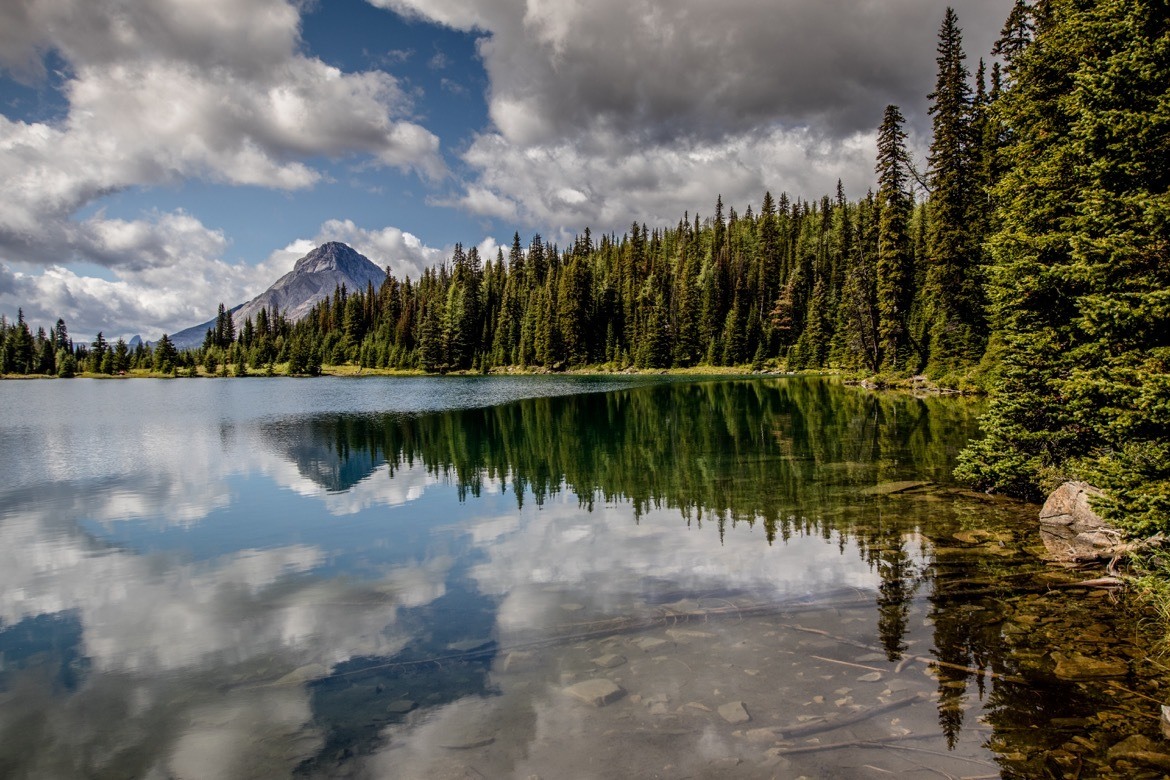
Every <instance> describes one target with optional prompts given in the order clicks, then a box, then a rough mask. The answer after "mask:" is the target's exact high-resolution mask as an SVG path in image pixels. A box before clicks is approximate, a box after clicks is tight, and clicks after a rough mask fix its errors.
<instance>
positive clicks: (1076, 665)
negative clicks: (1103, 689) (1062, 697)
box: [1052, 653, 1129, 680]
mask: <svg viewBox="0 0 1170 780" xmlns="http://www.w3.org/2000/svg"><path fill="white" fill-rule="evenodd" d="M1052 660H1053V661H1055V662H1056V667H1055V668H1054V669H1053V670H1052V673H1053V674H1055V675H1056V676H1057V677H1059V678H1060V679H1062V680H1094V679H1100V678H1105V677H1124V676H1125V675H1126V674H1127V673H1128V672H1129V665H1128V664H1126V663H1125V661H1122V660H1120V659H1116V658H1090V657H1089V656H1087V655H1081V654H1080V653H1067V654H1066V653H1053V654H1052Z"/></svg>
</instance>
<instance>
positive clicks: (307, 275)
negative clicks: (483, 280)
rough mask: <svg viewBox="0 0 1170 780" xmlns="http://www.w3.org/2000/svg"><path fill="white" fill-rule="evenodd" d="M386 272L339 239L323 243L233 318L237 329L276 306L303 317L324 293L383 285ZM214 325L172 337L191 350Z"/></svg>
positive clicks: (235, 311)
mask: <svg viewBox="0 0 1170 780" xmlns="http://www.w3.org/2000/svg"><path fill="white" fill-rule="evenodd" d="M385 279H386V272H385V271H384V270H383V269H381V268H379V267H378V266H377V265H375V264H374V263H373V262H372V261H371V260H370V259H369V258H368V257H366V256H365V255H363V254H361V253H360V252H358V251H356V250H355V249H354V248H353V247H351V246H349V245H347V244H343V243H341V242H340V241H330V242H328V243H325V244H322V245H321V246H319V247H317V248H316V249H314V250H313V251H312V252H309V254H307V255H305V256H304V257H302V258H301V259H300V260H297V262H296V264H295V265H294V266H293V269H292V270H291V271H289V272H288V273H287V274H285V275H284V276H282V277H280V278H279V279H277V280H276V281H275V282H274V283H273V284H272V286H271V287H269V288H268V289H267V290H265V291H264V292H262V293H260V294H259V295H257V296H256V297H255V298H253V299H252V300H250V301H248V302H247V303H241V304H238V305H237V306H234V307H233V308H232V309H231V313H232V321H233V322H234V323H235V325H236V328H237V330H238V329H239V328H240V327H242V326H243V324H244V320H246V319H247V318H248V317H251V318H252V319H253V320H255V319H256V314H257V313H259V311H260V310H261V309H265V308H266V309H269V310H272V309H277V310H279V311H281V312H283V313H284V316H285V317H287V318H288V319H289V320H291V321H293V322H295V321H297V320H299V319H301V318H303V317H304V316H305V315H306V314H308V313H309V311H310V310H311V309H312V308H313V306H315V305H316V304H317V303H318V302H319V301H321V300H323V299H324V298H325V296H327V295H332V294H333V291H334V290H335V289H336V288H337V286H338V285H345V287H346V289H348V290H351V291H352V290H365V289H366V285H367V284H370V283H372V284H373V285H374V287H375V288H378V287H381V286H382V282H383V281H384V280H385ZM213 327H215V319H214V318H213V319H211V320H208V321H207V322H204V323H201V324H199V325H193V326H192V327H190V328H187V329H185V330H181V331H179V332H178V333H175V334H174V335H172V336H171V341H173V342H174V343H175V346H176V347H177V348H179V349H189V348H191V347H198V346H200V345H202V344H203V338H204V336H206V335H207V329H208V328H213Z"/></svg>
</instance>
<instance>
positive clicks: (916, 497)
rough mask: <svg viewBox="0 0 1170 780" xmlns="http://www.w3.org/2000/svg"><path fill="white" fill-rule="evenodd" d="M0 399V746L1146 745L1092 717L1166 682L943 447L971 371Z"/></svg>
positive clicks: (759, 755) (713, 752) (1123, 770)
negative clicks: (964, 481)
mask: <svg viewBox="0 0 1170 780" xmlns="http://www.w3.org/2000/svg"><path fill="white" fill-rule="evenodd" d="M0 409H2V410H3V418H2V420H0V452H3V453H4V457H3V460H2V461H0V776H3V777H6V778H7V777H80V776H86V777H152V778H153V777H158V778H164V777H178V778H204V777H208V778H217V777H223V778H234V777H261V776H263V777H279V776H303V777H363V778H364V777H424V776H426V777H458V778H464V777H480V776H482V777H521V778H527V777H531V776H537V777H543V778H554V777H615V778H617V777H630V776H645V777H655V776H657V777H706V776H712V777H723V776H728V777H799V776H802V775H803V776H807V777H841V778H848V777H858V778H861V777H867V778H868V777H882V776H886V775H887V774H889V773H896V774H899V775H903V776H909V777H923V778H926V777H944V776H950V777H980V776H984V777H986V776H1000V775H1002V776H1007V777H1016V776H1020V777H1043V776H1050V777H1061V776H1065V775H1069V776H1071V775H1074V774H1079V776H1081V777H1089V776H1093V775H1097V774H1110V773H1112V774H1116V775H1118V776H1143V775H1148V776H1161V771H1162V770H1164V769H1165V767H1160V766H1159V764H1158V761H1160V760H1162V759H1161V758H1159V756H1160V750H1161V748H1159V747H1158V746H1157V743H1145V742H1134V741H1133V740H1132V739H1131V740H1130V742H1128V743H1123V740H1124V739H1126V738H1131V737H1132V735H1134V734H1141V735H1145V736H1148V737H1151V738H1154V737H1156V735H1157V728H1158V724H1157V720H1156V718H1154V713H1156V711H1157V709H1156V700H1158V699H1159V698H1160V691H1161V690H1162V688H1163V687H1164V685H1165V682H1164V680H1163V678H1162V677H1161V676H1160V671H1159V669H1158V667H1157V666H1156V665H1155V664H1154V663H1151V662H1150V661H1148V660H1147V655H1148V649H1149V648H1147V647H1146V646H1145V645H1144V643H1143V639H1142V636H1141V633H1140V627H1141V626H1140V621H1138V620H1137V619H1136V618H1138V617H1140V615H1137V614H1136V612H1135V611H1134V610H1133V609H1132V605H1123V604H1116V603H1114V601H1113V598H1112V597H1111V596H1110V595H1109V594H1106V593H1104V592H1100V591H1088V590H1085V589H1069V588H1064V587H1060V586H1062V585H1064V584H1067V583H1070V582H1074V581H1076V580H1077V579H1084V578H1085V577H1086V576H1091V575H1087V574H1084V573H1077V572H1066V571H1063V570H1059V569H1053V568H1052V567H1050V566H1046V565H1045V564H1044V563H1043V562H1042V561H1040V560H1039V559H1038V558H1037V557H1036V553H1037V551H1036V549H1035V548H1034V545H1035V543H1036V539H1035V537H1034V527H1035V516H1036V507H1034V506H1028V505H1023V504H1018V503H1015V502H1010V501H1000V500H993V499H990V498H988V497H986V496H981V495H978V494H973V493H970V492H967V491H964V490H962V489H961V488H960V487H958V486H956V485H954V484H952V483H951V482H950V477H949V473H950V469H951V467H952V466H953V461H954V456H955V454H956V453H957V452H958V450H959V449H960V448H961V447H962V446H963V443H964V442H965V441H967V439H968V438H969V437H971V436H973V435H975V433H976V421H977V416H978V414H979V412H980V411H981V406H980V404H979V403H978V402H972V401H969V400H962V399H915V398H910V397H907V396H885V395H875V394H872V393H868V392H865V391H861V390H856V389H852V388H846V387H843V386H842V385H840V384H839V383H836V382H833V381H829V380H821V379H805V378H801V379H752V380H727V379H720V380H695V379H686V380H670V381H666V380H648V379H642V378H637V379H635V378H616V379H583V378H571V377H523V378H420V379H397V378H365V379H349V380H341V379H327V378H323V379H316V380H298V381H293V380H287V379H270V380H269V379H257V378H250V379H243V380H234V379H222V380H199V381H161V380H160V381H150V380H132V381H87V380H73V381H52V382H19V383H17V382H10V383H2V384H0ZM582 684H584V685H582ZM582 699H584V701H583V700H582ZM593 699H595V700H596V701H590V700H593ZM598 705H600V706H598ZM1139 740H1140V737H1139ZM1119 743H1123V745H1122V746H1123V747H1125V748H1126V749H1124V750H1123V749H1119V748H1118V744H1119ZM1139 754H1140V755H1139ZM1166 762H1167V764H1168V765H1170V758H1168V759H1166Z"/></svg>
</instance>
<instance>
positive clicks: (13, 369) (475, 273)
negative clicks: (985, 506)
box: [0, 0, 1170, 534]
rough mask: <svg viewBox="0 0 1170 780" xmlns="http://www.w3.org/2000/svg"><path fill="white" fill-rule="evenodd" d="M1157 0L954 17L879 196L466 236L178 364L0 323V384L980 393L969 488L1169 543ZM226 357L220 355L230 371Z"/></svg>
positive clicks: (884, 169)
mask: <svg viewBox="0 0 1170 780" xmlns="http://www.w3.org/2000/svg"><path fill="white" fill-rule="evenodd" d="M1168 16H1170V10H1168V9H1167V8H1166V6H1165V4H1164V3H1158V2H1153V1H1152V0H1038V1H1037V2H1035V3H1034V4H1031V5H1029V4H1027V3H1025V2H1023V0H1017V2H1016V3H1015V4H1014V6H1013V8H1012V10H1011V13H1010V15H1009V17H1008V18H1007V20H1006V22H1005V24H1004V27H1003V30H1002V32H1001V35H1000V37H999V39H998V40H997V42H996V43H995V46H994V48H993V50H992V51H991V52H989V53H988V54H989V57H988V61H990V62H991V65H990V67H988V66H987V65H986V62H985V60H984V59H979V60H978V61H977V63H976V64H975V65H974V68H972V66H971V64H970V63H969V62H968V59H967V55H966V53H965V52H964V49H963V41H962V32H961V28H960V25H959V19H958V16H957V15H956V13H955V12H954V10H953V9H950V8H948V9H947V10H946V12H945V14H944V17H943V20H942V24H941V26H940V29H939V33H938V39H937V44H936V54H937V56H936V63H937V75H936V80H935V87H934V90H933V91H932V92H931V94H930V95H929V101H930V102H929V105H930V108H929V112H930V116H931V119H932V127H933V135H932V140H931V143H930V147H929V153H928V156H927V160H926V161H925V165H919V164H916V162H915V161H914V160H913V159H912V157H911V155H910V153H909V152H908V149H907V145H906V139H907V135H906V131H905V129H904V124H905V119H904V117H903V115H902V112H901V110H900V108H899V107H898V106H894V105H891V106H888V107H887V108H886V109H885V112H884V114H883V116H882V117H881V121H880V126H879V131H878V135H877V149H876V159H875V174H876V184H877V187H876V191H870V192H867V193H866V194H865V195H864V196H863V197H860V198H857V199H853V200H850V199H849V197H848V196H847V195H846V193H845V192H844V190H843V188H842V186H841V183H840V182H838V183H837V186H836V190H835V192H834V193H833V194H831V195H825V196H824V197H821V198H820V199H819V200H803V199H801V198H790V197H789V196H788V195H787V194H783V193H782V194H780V195H779V197H773V195H772V194H771V193H770V192H768V193H765V194H764V195H763V198H762V200H761V202H760V203H759V205H758V206H756V207H753V206H752V205H747V206H746V207H745V208H744V210H743V212H742V213H739V212H737V211H736V209H735V208H734V207H731V206H726V205H725V204H724V203H723V201H722V198H721V197H720V196H718V195H716V196H715V197H714V198H713V200H714V202H713V211H712V213H711V214H709V215H706V216H700V215H699V214H698V213H695V214H689V213H687V214H683V215H682V216H681V218H680V219H679V221H678V223H677V224H675V225H670V226H656V227H653V228H651V227H648V226H647V225H645V224H639V223H638V222H637V221H636V220H635V221H632V223H631V224H630V226H629V228H628V229H627V230H626V232H625V233H624V234H622V235H620V236H619V235H616V234H614V233H608V234H604V235H600V236H594V235H593V234H592V232H591V231H590V230H589V229H588V228H586V229H584V230H583V232H582V233H580V234H579V235H577V236H576V237H575V238H574V239H573V240H572V241H571V243H570V244H569V245H566V246H564V247H560V246H557V244H555V243H550V242H547V241H545V240H543V239H542V237H541V236H539V235H536V236H533V237H532V238H531V240H529V241H528V242H527V243H525V242H522V240H521V238H520V236H519V234H518V233H517V234H515V235H514V237H513V241H512V245H511V247H510V249H509V250H508V251H507V253H506V254H505V251H504V250H503V249H501V250H499V251H498V252H497V254H496V256H495V257H481V256H480V255H479V252H478V251H477V250H476V249H475V248H474V247H473V248H470V249H467V250H466V251H465V250H464V249H463V247H462V246H460V245H456V246H455V249H454V251H453V253H452V256H451V258H450V260H449V261H448V262H447V263H444V264H443V265H441V266H439V267H437V268H430V269H428V270H426V271H425V272H424V273H423V274H422V276H421V278H419V279H416V280H412V279H409V278H402V279H399V278H397V277H395V276H393V275H389V276H388V277H387V279H386V281H385V283H384V284H383V285H382V286H381V287H380V288H379V289H374V288H373V287H372V286H371V287H368V288H367V289H365V290H345V289H343V288H339V289H337V290H335V292H334V294H333V295H331V296H329V297H327V298H326V299H325V300H323V301H322V302H321V303H319V304H318V305H317V306H316V307H315V308H314V309H313V311H312V312H311V313H310V314H309V315H308V316H307V317H305V318H304V319H302V320H300V321H298V322H295V323H294V322H289V321H288V320H287V319H286V318H284V317H283V316H282V314H281V313H280V312H277V311H272V312H261V314H260V316H258V317H257V318H256V320H255V321H253V320H251V319H248V320H246V321H245V322H243V323H235V322H233V321H232V317H231V314H230V312H227V311H225V310H224V308H223V307H222V306H221V307H220V311H219V315H218V317H217V319H216V325H215V327H214V328H212V329H209V331H208V334H207V339H206V340H205V342H204V344H203V346H202V347H201V348H200V349H197V350H189V351H184V352H181V353H180V352H178V351H176V350H175V348H174V345H173V344H172V343H171V342H170V340H169V339H168V337H167V336H165V335H164V336H163V337H162V339H160V341H159V342H158V343H157V344H156V345H155V346H154V347H153V348H148V347H146V346H145V345H142V344H138V345H136V346H135V347H134V348H131V347H129V346H128V345H127V344H126V343H125V342H124V341H121V340H119V341H118V342H116V343H115V344H113V345H110V344H108V343H107V342H106V340H105V339H104V338H103V337H102V335H101V334H100V333H99V334H98V336H97V338H96V339H95V340H94V341H93V342H92V343H91V344H82V345H75V344H73V342H72V341H71V340H70V339H69V337H68V334H67V331H66V326H65V323H64V322H63V321H61V320H58V321H57V323H56V325H54V326H53V327H51V328H50V329H49V331H48V332H45V331H44V329H43V328H42V329H39V330H38V331H37V333H36V334H35V335H34V334H33V333H32V332H31V330H30V327H29V325H28V324H27V323H26V322H25V321H24V318H23V315H20V316H18V320H17V321H16V322H4V323H3V327H2V328H0V334H2V336H3V344H2V346H0V371H2V372H3V373H5V374H25V373H35V374H58V375H62V376H69V375H72V374H74V373H77V372H81V371H89V372H96V373H107V374H112V373H119V372H123V371H129V370H133V369H152V370H154V371H156V372H162V373H175V374H178V373H186V374H190V375H197V374H199V373H207V374H216V373H218V374H220V375H227V374H228V373H229V372H230V373H233V374H236V375H241V376H243V375H247V374H249V373H250V372H263V373H268V374H272V373H275V372H276V371H277V370H278V367H279V370H280V371H281V372H282V373H289V374H316V373H320V371H321V367H322V365H340V364H345V363H354V364H357V365H359V366H361V367H363V368H367V367H368V368H379V369H421V370H425V371H427V372H439V373H442V372H449V371H475V372H488V371H491V370H500V369H502V368H505V367H511V368H522V369H527V370H563V369H568V368H576V367H599V368H607V369H610V370H619V369H625V368H628V367H634V368H644V369H666V368H684V367H690V366H702V365H709V366H739V367H744V368H749V367H750V368H752V369H757V370H759V369H773V370H786V371H796V370H805V369H808V370H830V369H833V370H841V371H847V372H853V373H857V374H862V375H867V376H873V377H875V379H876V381H877V383H878V384H882V383H888V382H892V381H896V380H897V379H899V378H906V377H910V376H913V375H918V374H925V375H926V376H927V377H928V378H929V379H930V380H932V381H933V382H934V383H935V384H936V385H937V386H941V387H949V388H957V389H961V390H975V391H986V392H989V393H990V394H991V398H992V400H991V407H990V411H989V412H988V414H987V416H986V417H985V419H984V421H983V430H984V433H985V436H984V437H983V438H982V439H980V440H979V441H978V442H976V443H974V444H972V445H971V446H970V447H969V448H968V449H967V450H966V451H965V452H964V453H963V455H962V457H961V463H960V466H959V475H960V476H961V477H963V478H964V479H965V480H967V481H968V482H970V483H971V484H973V485H975V486H977V487H979V488H981V489H986V490H992V491H996V492H1003V493H1008V494H1012V495H1017V496H1022V497H1027V498H1031V499H1036V498H1038V497H1040V496H1042V495H1043V494H1044V492H1045V491H1047V490H1049V489H1051V488H1052V487H1053V486H1055V485H1056V484H1058V483H1059V482H1061V481H1063V480H1064V479H1068V478H1081V479H1086V480H1088V481H1091V482H1093V483H1094V484H1097V485H1100V486H1102V487H1103V488H1105V489H1106V493H1107V496H1108V498H1107V499H1106V502H1105V505H1104V507H1103V508H1104V511H1105V512H1106V514H1107V515H1108V516H1110V517H1112V518H1114V519H1116V520H1117V521H1118V522H1120V523H1122V524H1123V525H1124V526H1125V527H1126V528H1127V529H1128V530H1130V531H1133V532H1137V533H1145V534H1148V533H1152V532H1154V531H1157V530H1160V529H1166V530H1170V326H1168V325H1167V323H1170V32H1168V24H1167V21H1168ZM229 367H230V368H229Z"/></svg>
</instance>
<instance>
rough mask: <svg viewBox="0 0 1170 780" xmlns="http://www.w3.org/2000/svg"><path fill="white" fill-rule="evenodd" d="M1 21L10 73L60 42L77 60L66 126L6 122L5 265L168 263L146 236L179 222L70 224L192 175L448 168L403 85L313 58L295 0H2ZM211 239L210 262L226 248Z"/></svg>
mask: <svg viewBox="0 0 1170 780" xmlns="http://www.w3.org/2000/svg"><path fill="white" fill-rule="evenodd" d="M0 30H3V31H4V32H3V33H0V67H5V68H7V69H8V70H9V71H10V72H12V73H16V74H20V75H23V76H26V77H35V76H36V74H37V73H38V72H39V71H43V63H42V60H41V56H42V54H43V53H44V52H45V51H47V50H50V49H52V50H54V51H56V52H57V53H58V54H59V55H60V56H61V57H62V58H63V59H64V60H65V61H66V62H67V63H68V69H67V75H66V76H65V81H64V84H63V87H62V90H63V93H64V96H65V97H66V98H67V100H68V111H67V114H66V115H65V117H64V118H63V119H61V120H60V121H57V122H51V123H49V122H24V121H13V120H11V119H8V118H6V117H3V116H0V182H2V184H0V258H3V259H6V260H8V261H9V262H16V263H28V264H46V263H49V262H56V263H62V262H71V261H74V260H79V259H80V260H86V261H90V262H95V263H98V264H101V265H106V266H109V267H111V268H115V269H122V268H127V267H129V268H141V267H144V266H149V265H158V264H163V263H165V262H166V259H167V255H166V252H167V251H169V250H170V249H171V248H170V247H168V246H167V245H166V244H165V242H160V241H158V240H155V239H152V238H150V237H149V236H147V235H146V234H147V233H150V232H155V233H173V232H174V230H175V229H176V228H177V227H179V226H178V225H177V222H179V221H181V220H182V218H181V217H174V218H164V219H161V220H155V223H156V224H153V225H151V224H148V223H149V221H144V222H134V223H125V222H110V223H103V222H102V221H101V220H100V219H91V220H89V221H88V222H85V223H79V222H77V221H76V219H75V217H74V215H75V214H76V212H77V211H78V210H79V209H80V208H82V207H84V206H86V205H87V204H90V203H92V202H93V201H95V200H96V199H97V198H100V197H101V196H103V195H106V194H109V193H111V192H116V191H119V190H123V189H127V188H131V187H135V186H143V185H147V186H149V185H157V184H164V183H169V182H175V181H180V180H183V179H186V178H192V177H194V178H199V179H204V180H207V181H212V182H222V183H226V184H231V185H255V186H262V187H270V188H276V189H283V190H296V189H303V188H305V187H310V186H312V185H313V184H315V183H316V182H317V181H319V180H320V178H321V174H320V173H319V172H318V171H317V170H315V169H314V168H312V167H311V164H310V163H309V162H308V161H310V160H311V159H312V158H316V157H332V158H336V157H341V156H347V155H354V154H357V155H368V156H370V157H371V158H372V159H374V160H375V161H377V162H378V163H380V164H382V165H387V166H392V167H396V168H399V169H402V170H413V171H415V172H417V173H418V174H420V175H422V176H423V177H425V178H428V179H431V180H434V179H438V178H440V177H442V176H444V175H445V166H444V163H443V161H442V158H441V156H440V155H439V140H438V138H437V137H436V136H435V135H434V134H433V133H431V132H430V131H428V130H426V129H425V128H423V127H421V126H420V125H418V124H416V123H415V122H413V121H412V120H411V115H410V112H411V110H412V99H411V96H410V95H408V94H407V93H406V92H405V91H404V90H403V89H401V87H400V86H399V83H398V81H397V80H396V79H394V78H393V77H392V76H390V75H389V74H387V73H385V72H381V71H369V72H361V73H344V72H342V71H340V70H338V69H337V68H335V67H332V66H330V65H327V64H326V63H324V62H322V61H321V60H319V59H316V58H313V57H309V56H306V55H305V54H303V53H302V52H301V38H300V13H299V10H298V6H297V5H296V4H295V3H292V2H289V1H288V0H203V1H202V2H199V3H190V2H181V1H180V0H156V1H155V2H151V3H140V2H130V0H21V1H20V2H15V3H5V4H3V6H2V7H0ZM168 219H169V222H170V223H171V224H163V223H164V222H167V221H168ZM187 220H188V221H189V222H193V221H194V220H193V219H190V218H187ZM187 229H188V233H192V232H202V233H203V234H204V235H203V238H207V237H208V236H209V235H211V231H207V230H206V229H203V228H202V227H201V226H197V224H196V225H189V226H188V228H187ZM213 238H214V236H213ZM218 240H219V241H220V242H221V243H222V236H218ZM201 248H202V249H204V250H208V253H207V254H205V255H204V260H209V259H211V258H214V257H216V256H218V253H219V252H220V251H222V246H219V247H216V246H208V245H207V243H206V241H204V242H203V244H202V247H201ZM194 251H196V250H195V249H193V248H192V249H190V250H184V253H185V254H190V253H191V252H194ZM183 259H185V258H183V257H182V256H180V255H171V256H170V264H171V265H174V264H175V263H177V262H179V261H180V260H183Z"/></svg>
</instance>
